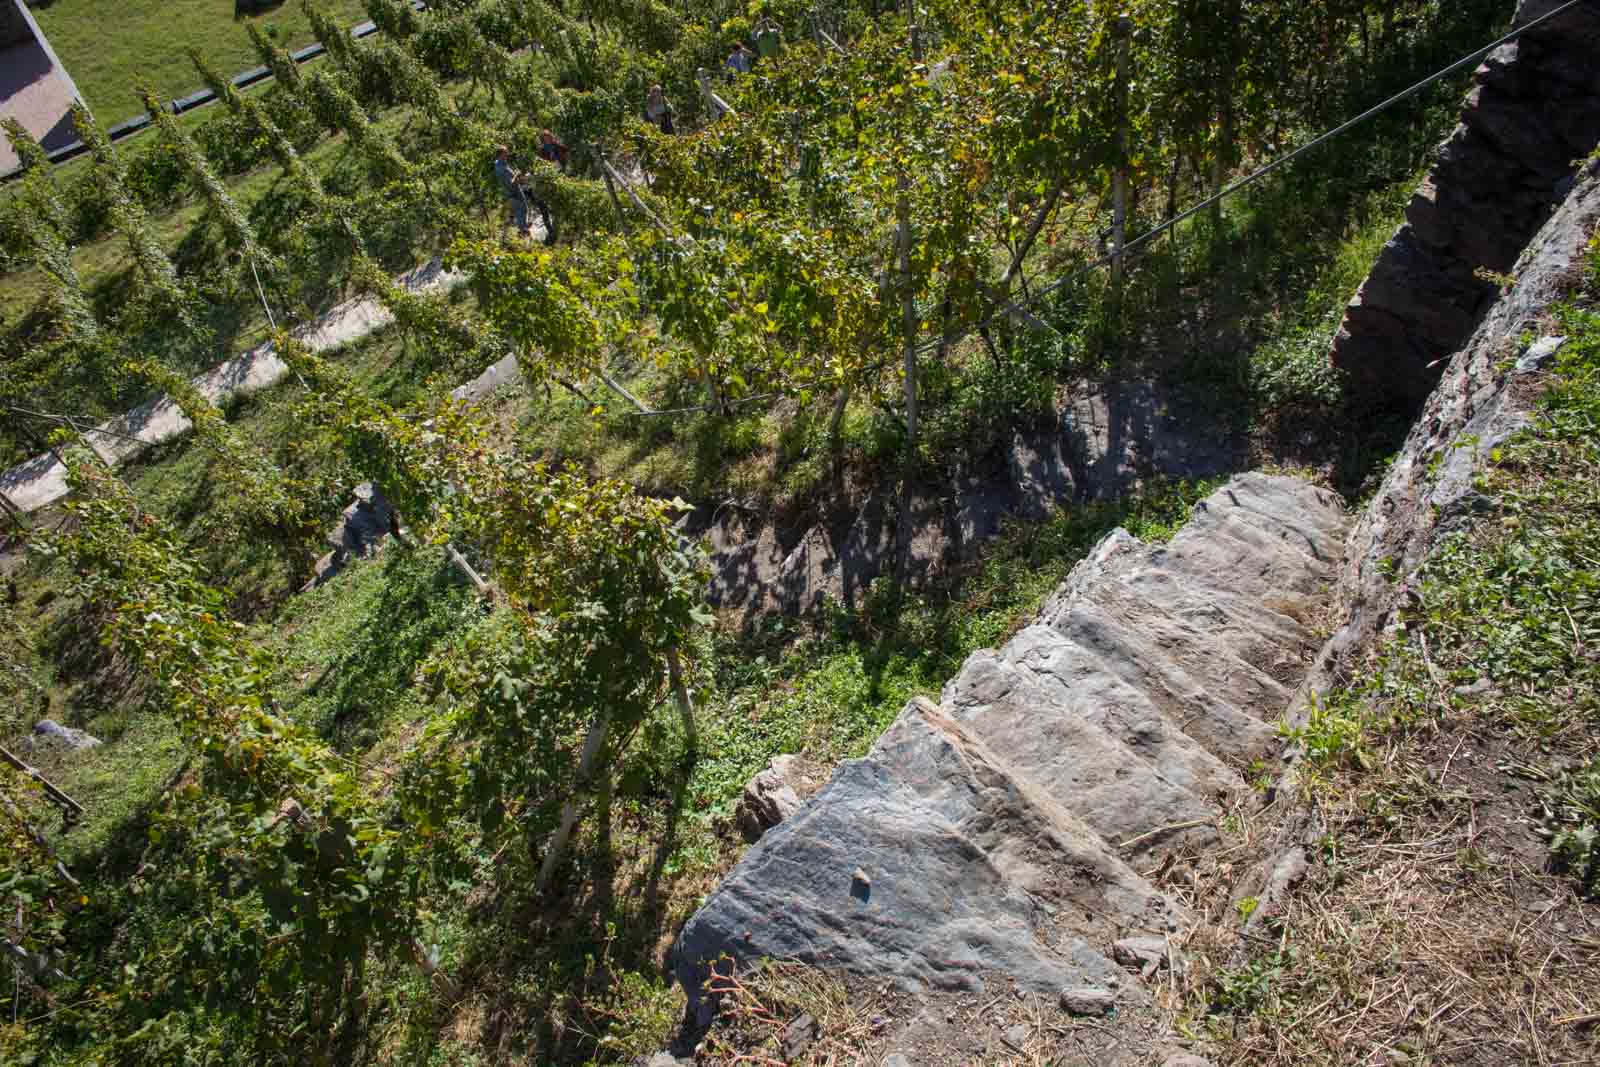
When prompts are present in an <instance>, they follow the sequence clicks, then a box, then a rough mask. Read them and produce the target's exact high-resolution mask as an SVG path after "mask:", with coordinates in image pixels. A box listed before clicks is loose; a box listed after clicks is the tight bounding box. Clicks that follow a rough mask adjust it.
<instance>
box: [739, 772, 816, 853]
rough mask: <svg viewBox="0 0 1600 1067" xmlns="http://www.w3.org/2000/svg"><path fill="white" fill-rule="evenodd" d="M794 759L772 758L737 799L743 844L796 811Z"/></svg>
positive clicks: (797, 795)
mask: <svg viewBox="0 0 1600 1067" xmlns="http://www.w3.org/2000/svg"><path fill="white" fill-rule="evenodd" d="M797 784H798V773H797V771H796V759H795V757H794V756H774V757H772V762H770V763H769V764H767V767H766V769H765V770H763V771H761V772H760V773H759V774H757V775H756V776H755V777H754V778H752V779H750V781H749V783H747V784H746V785H745V787H744V796H742V797H741V798H740V799H739V808H738V812H737V816H736V817H737V818H738V821H739V829H740V831H741V832H742V833H743V834H744V838H745V840H746V841H759V840H760V839H761V835H762V834H764V833H766V832H767V831H768V830H770V829H772V828H773V827H774V826H777V825H778V824H779V823H781V822H783V821H784V820H785V819H787V818H788V817H789V816H791V815H793V814H794V813H795V812H797V811H799V810H800V805H801V800H800V793H799V791H798V790H797V789H796V785H797Z"/></svg>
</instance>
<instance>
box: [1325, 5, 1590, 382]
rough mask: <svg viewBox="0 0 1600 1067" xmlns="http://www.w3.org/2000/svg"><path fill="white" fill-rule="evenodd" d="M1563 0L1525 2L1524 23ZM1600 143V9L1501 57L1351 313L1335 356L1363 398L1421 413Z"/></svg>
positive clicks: (1483, 75)
mask: <svg viewBox="0 0 1600 1067" xmlns="http://www.w3.org/2000/svg"><path fill="white" fill-rule="evenodd" d="M1564 2H1565V0H1523V3H1522V5H1521V7H1520V8H1519V10H1518V12H1517V23H1518V24H1519V25H1521V24H1526V23H1528V22H1531V21H1533V20H1534V19H1537V18H1539V17H1541V16H1543V15H1546V14H1548V13H1550V12H1551V11H1554V10H1555V9H1557V8H1558V7H1559V6H1560V5H1561V3H1564ZM1597 141H1600V3H1596V2H1594V0H1585V2H1584V3H1582V4H1579V5H1578V6H1577V7H1576V8H1573V9H1572V10H1570V11H1568V12H1566V13H1564V14H1562V15H1560V16H1558V17H1556V18H1554V19H1552V20H1551V21H1550V22H1548V23H1545V24H1543V25H1541V26H1538V27H1535V28H1534V29H1532V30H1530V31H1529V32H1528V33H1527V34H1526V35H1524V36H1523V37H1521V38H1519V39H1518V40H1517V41H1514V42H1512V43H1511V44H1508V45H1504V46H1502V47H1501V48H1499V49H1497V50H1496V51H1494V52H1493V53H1491V54H1490V55H1489V57H1488V59H1487V60H1485V62H1484V63H1483V65H1482V66H1481V67H1479V68H1478V72H1477V75H1476V84H1475V85H1474V87H1473V89H1472V92H1471V93H1470V94H1469V95H1468V97H1467V103H1466V108H1465V110H1464V112H1463V114H1462V118H1461V122H1460V124H1459V125H1457V127H1456V129H1455V132H1454V133H1452V134H1451V136H1450V138H1449V140H1447V141H1446V142H1445V143H1444V145H1443V147H1442V148H1441V149H1440V153H1439V161H1438V163H1437V165H1436V166H1435V167H1434V169H1433V173H1432V174H1430V175H1429V176H1428V179H1427V180H1426V181H1425V182H1423V184H1422V187H1421V188H1420V189H1418V190H1417V192H1416V195H1414V196H1413V197H1412V198H1411V203H1410V204H1409V205H1408V206H1407V208H1406V222H1405V224H1404V225H1402V226H1401V227H1400V228H1399V230H1398V231H1396V233H1395V235H1394V237H1393V238H1392V239H1390V241H1389V243H1388V244H1387V245H1386V246H1385V247H1384V250H1383V253H1382V255H1381V256H1380V257H1379V259H1378V262H1377V263H1376V264H1375V265H1374V267H1373V269H1372V273H1371V274H1370V275H1369V276H1368V277H1367V280H1366V281H1365V282H1364V283H1363V284H1362V286H1361V289H1360V291H1359V292H1357V294H1356V296H1355V299H1354V300H1352V301H1351V302H1350V306H1349V308H1348V309H1346V312H1345V318H1344V322H1343V324H1342V325H1341V327H1340V329H1339V333H1338V336H1337V337H1336V339H1335V340H1334V344H1333V351H1332V353H1331V355H1330V359H1331V360H1332V362H1333V364H1334V366H1335V367H1338V368H1339V369H1341V370H1344V371H1346V372H1348V373H1349V375H1350V377H1351V380H1352V384H1353V385H1354V386H1355V388H1356V389H1357V391H1358V392H1360V393H1361V394H1363V395H1365V396H1368V397H1370V398H1374V399H1378V400H1382V401H1386V402H1390V403H1398V404H1403V405H1405V406H1406V407H1407V408H1415V407H1416V406H1417V405H1418V404H1420V403H1421V402H1422V400H1423V399H1424V398H1425V397H1426V396H1427V395H1428V393H1429V391H1430V390H1431V389H1432V388H1433V385H1434V383H1435V382H1437V381H1438V379H1439V373H1440V366H1441V364H1440V361H1441V360H1442V359H1444V358H1445V357H1448V356H1449V355H1451V354H1452V353H1454V352H1455V351H1457V350H1458V349H1459V348H1460V347H1461V346H1462V345H1463V344H1465V343H1466V341H1467V339H1468V337H1469V336H1471V334H1472V331H1473V328H1474V327H1475V326H1476V325H1477V323H1478V321H1479V319H1480V318H1481V317H1482V316H1483V314H1484V312H1485V311H1486V310H1487V309H1488V308H1489V306H1490V305H1491V304H1492V303H1493V302H1494V298H1495V296H1496V295H1497V292H1498V289H1497V284H1496V281H1495V280H1493V279H1489V278H1486V277H1484V276H1483V274H1484V273H1485V272H1487V273H1489V274H1504V273H1505V272H1507V271H1509V270H1510V269H1511V266H1512V264H1513V263H1515V262H1516V259H1517V256H1518V255H1519V254H1520V253H1521V252H1522V249H1523V247H1524V246H1525V245H1526V244H1527V242H1528V239H1529V238H1530V237H1531V236H1533V234H1534V232H1535V231H1537V230H1538V228H1539V227H1540V226H1541V225H1542V224H1543V223H1544V222H1545V221H1546V220H1547V219H1548V218H1549V217H1550V212H1551V210H1552V209H1553V208H1554V207H1556V206H1557V205H1558V204H1560V203H1561V201H1562V200H1563V199H1564V198H1565V196H1566V194H1567V192H1568V191H1569V190H1570V189H1571V187H1572V175H1573V170H1574V167H1575V165H1576V161H1578V160H1580V159H1582V158H1583V157H1584V156H1587V155H1588V154H1589V153H1590V152H1591V151H1592V150H1593V149H1594V147H1595V144H1596V142H1597Z"/></svg>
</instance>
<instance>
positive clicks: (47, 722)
mask: <svg viewBox="0 0 1600 1067" xmlns="http://www.w3.org/2000/svg"><path fill="white" fill-rule="evenodd" d="M32 741H33V743H34V745H35V746H40V745H55V746H58V747H61V748H70V749H73V750H75V751H77V750H82V749H86V748H97V747H98V746H99V745H100V739H99V738H98V737H95V736H93V735H91V734H88V733H85V732H84V731H82V730H79V729H77V728H75V727H72V726H62V725H61V724H60V723H58V722H56V721H55V720H54V719H40V720H39V721H38V722H36V723H34V724H33V736H32Z"/></svg>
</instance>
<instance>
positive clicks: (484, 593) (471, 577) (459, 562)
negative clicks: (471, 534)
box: [444, 544, 494, 597]
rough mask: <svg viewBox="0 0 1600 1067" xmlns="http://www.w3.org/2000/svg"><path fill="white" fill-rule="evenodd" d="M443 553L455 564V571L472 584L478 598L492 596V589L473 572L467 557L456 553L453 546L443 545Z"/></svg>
mask: <svg viewBox="0 0 1600 1067" xmlns="http://www.w3.org/2000/svg"><path fill="white" fill-rule="evenodd" d="M444 551H445V555H447V556H449V557H450V562H451V563H453V564H455V568H456V570H458V571H460V572H461V573H462V574H464V575H466V578H467V581H469V582H471V583H472V588H474V589H476V590H477V591H478V595H479V596H481V597H491V596H493V595H494V589H493V588H492V587H491V586H490V585H489V583H488V582H486V581H484V580H483V575H481V574H479V573H478V572H477V571H476V570H474V569H473V567H472V564H470V563H468V562H467V557H465V556H463V555H462V554H461V553H460V552H458V551H456V546H455V545H448V544H447V545H445V546H444Z"/></svg>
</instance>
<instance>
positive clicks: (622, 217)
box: [594, 141, 628, 233]
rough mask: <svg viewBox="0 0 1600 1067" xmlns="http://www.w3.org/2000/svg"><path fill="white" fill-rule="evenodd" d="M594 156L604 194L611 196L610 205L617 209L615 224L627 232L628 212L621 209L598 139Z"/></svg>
mask: <svg viewBox="0 0 1600 1067" xmlns="http://www.w3.org/2000/svg"><path fill="white" fill-rule="evenodd" d="M594 158H596V159H598V160H599V161H600V177H602V178H604V179H605V182H606V194H607V195H608V196H610V197H611V206H612V207H614V208H616V211H617V225H619V226H621V227H622V232H623V233H627V232H628V213H627V212H626V211H623V210H622V201H621V200H620V199H618V197H617V186H616V183H615V182H613V181H612V180H611V167H610V165H609V164H607V163H606V156H605V149H604V148H602V147H601V146H600V143H599V142H598V141H596V142H595V146H594Z"/></svg>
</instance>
